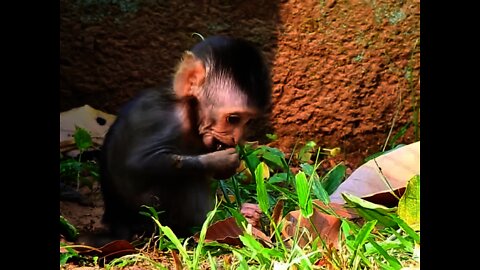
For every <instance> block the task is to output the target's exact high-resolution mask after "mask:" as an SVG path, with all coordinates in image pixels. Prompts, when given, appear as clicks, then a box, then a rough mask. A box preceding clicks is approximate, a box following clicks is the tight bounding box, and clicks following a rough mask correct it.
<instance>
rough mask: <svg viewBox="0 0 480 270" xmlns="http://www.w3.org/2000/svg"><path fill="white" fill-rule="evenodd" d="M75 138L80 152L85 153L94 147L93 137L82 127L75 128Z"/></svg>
mask: <svg viewBox="0 0 480 270" xmlns="http://www.w3.org/2000/svg"><path fill="white" fill-rule="evenodd" d="M73 138H74V139H75V144H76V145H77V148H78V150H80V152H83V151H85V150H87V149H88V148H90V147H92V146H93V142H92V137H91V136H90V134H89V133H88V131H87V130H85V129H83V128H81V127H76V128H75V133H74V134H73Z"/></svg>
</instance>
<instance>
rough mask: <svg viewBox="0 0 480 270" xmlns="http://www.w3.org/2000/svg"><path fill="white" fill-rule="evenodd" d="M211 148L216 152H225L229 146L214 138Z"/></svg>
mask: <svg viewBox="0 0 480 270" xmlns="http://www.w3.org/2000/svg"><path fill="white" fill-rule="evenodd" d="M213 147H214V149H215V150H216V151H220V150H225V149H227V148H229V147H231V146H230V145H228V144H226V143H224V142H222V141H220V140H219V139H217V138H214V139H213Z"/></svg>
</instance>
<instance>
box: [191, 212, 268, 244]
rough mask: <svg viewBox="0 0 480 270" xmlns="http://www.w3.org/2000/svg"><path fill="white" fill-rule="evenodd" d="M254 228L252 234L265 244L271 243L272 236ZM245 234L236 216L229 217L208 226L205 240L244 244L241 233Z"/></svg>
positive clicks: (196, 235)
mask: <svg viewBox="0 0 480 270" xmlns="http://www.w3.org/2000/svg"><path fill="white" fill-rule="evenodd" d="M251 228H252V235H253V236H254V237H255V238H256V239H257V240H259V241H260V242H261V243H262V244H264V245H265V246H268V245H270V244H271V241H270V238H269V237H268V236H267V235H265V233H263V232H262V231H261V230H259V229H257V228H255V227H251ZM243 234H244V229H243V228H241V227H240V226H238V224H237V222H236V221H235V218H233V217H229V218H227V219H224V220H220V221H217V222H215V223H213V224H212V225H210V226H209V227H208V228H207V232H206V235H205V242H212V241H216V242H219V243H224V244H228V245H232V246H235V245H238V246H240V245H242V241H240V235H243ZM193 238H194V239H195V241H198V239H199V233H196V234H195V235H194V237H193Z"/></svg>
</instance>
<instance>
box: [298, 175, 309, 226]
mask: <svg viewBox="0 0 480 270" xmlns="http://www.w3.org/2000/svg"><path fill="white" fill-rule="evenodd" d="M295 188H296V190H297V195H298V202H299V206H300V212H301V213H302V215H303V216H304V217H306V218H309V217H311V216H312V215H313V205H312V198H311V197H310V189H309V186H308V182H307V177H306V176H305V173H304V172H302V171H300V172H298V173H297V175H295Z"/></svg>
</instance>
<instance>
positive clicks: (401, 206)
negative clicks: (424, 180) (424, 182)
mask: <svg viewBox="0 0 480 270" xmlns="http://www.w3.org/2000/svg"><path fill="white" fill-rule="evenodd" d="M397 214H398V216H399V217H400V218H401V219H402V220H404V221H405V222H406V223H407V224H408V225H409V226H410V227H412V229H414V230H419V229H420V176H419V175H415V176H414V177H412V178H411V179H410V180H409V181H408V183H407V188H406V189H405V193H403V195H402V197H401V198H400V201H399V202H398V210H397Z"/></svg>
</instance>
